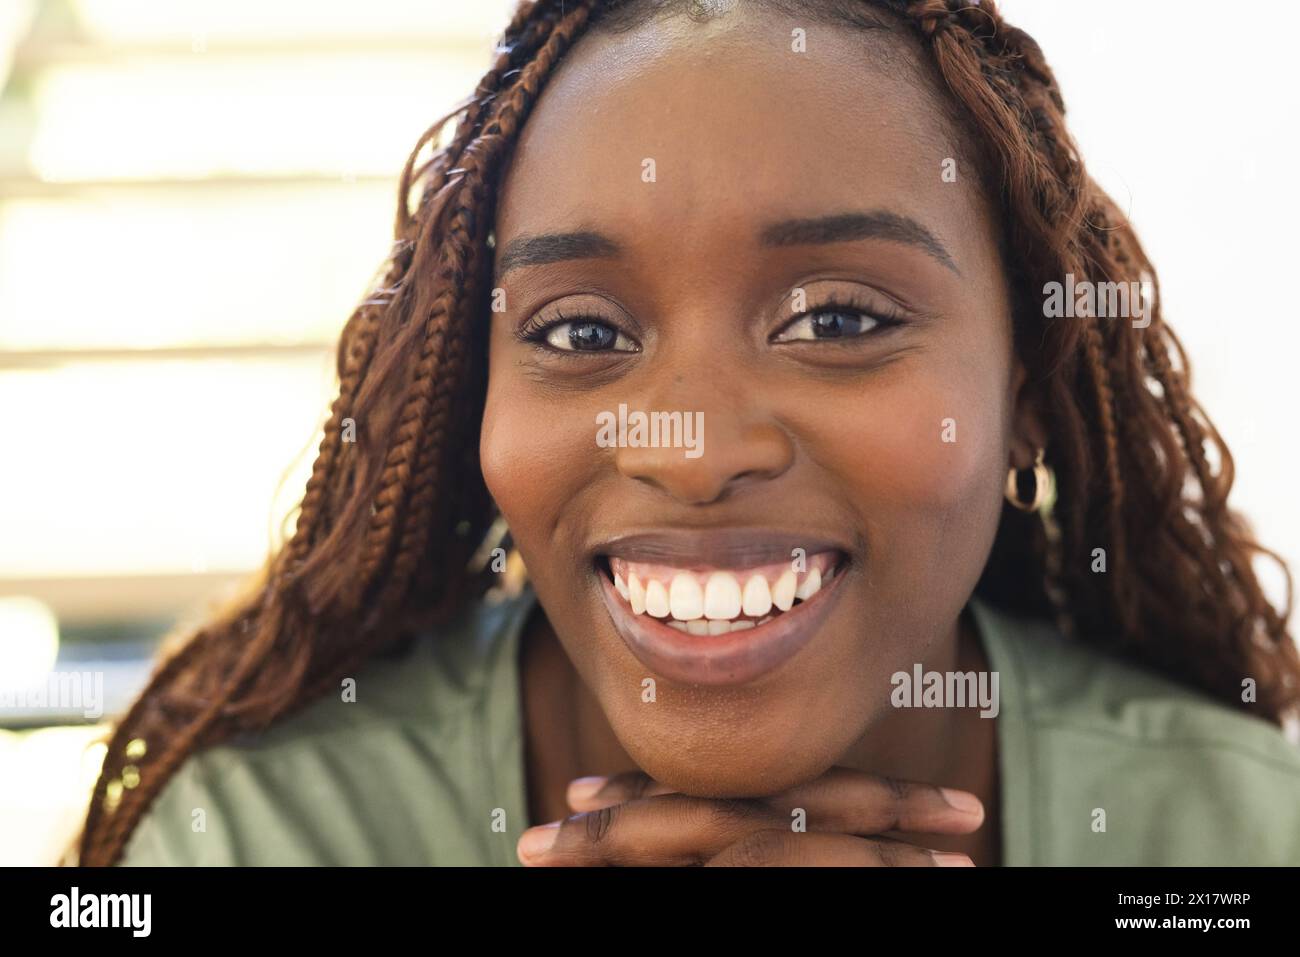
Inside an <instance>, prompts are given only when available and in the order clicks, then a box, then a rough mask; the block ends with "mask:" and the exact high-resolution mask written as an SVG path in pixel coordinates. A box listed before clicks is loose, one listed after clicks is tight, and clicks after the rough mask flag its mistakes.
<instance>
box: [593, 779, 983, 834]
mask: <svg viewBox="0 0 1300 957" xmlns="http://www.w3.org/2000/svg"><path fill="white" fill-rule="evenodd" d="M584 781H585V782H589V783H588V784H587V785H586V786H585V787H586V789H589V788H591V787H592V786H593V784H592V783H590V782H593V779H590V778H585V779H584V778H579V779H577V780H576V781H573V782H571V783H570V785H569V793H568V800H569V806H570V807H572V808H573V809H574V810H575V811H594V810H597V809H598V808H602V807H608V806H610V805H611V804H622V803H625V802H627V801H635V800H639V799H641V798H645V797H653V796H656V795H660V794H676V793H677V792H676V791H674V790H673V789H671V788H669V787H668V786H667V785H665V784H661V783H659V782H658V781H655V780H654V779H653V778H651V777H650V776H649V775H647V774H645V773H644V772H642V771H629V772H625V773H623V774H617V775H614V776H613V777H611V778H607V779H604V784H603V785H600V786H598V787H596V789H595V791H594V792H592V793H590V794H584V787H583V786H581V785H579V782H584ZM759 800H763V801H765V802H766V803H768V804H769V805H770V806H772V807H773V808H776V809H778V810H780V811H782V812H783V813H784V814H786V815H789V816H791V817H793V816H794V814H795V812H796V811H798V810H799V809H802V811H803V813H804V815H805V816H806V817H807V818H809V819H812V818H815V819H816V820H815V822H812V821H810V823H809V830H814V829H815V830H823V831H843V832H846V833H852V834H864V835H865V834H879V833H883V832H886V831H901V832H916V833H923V834H967V833H970V832H972V831H976V830H978V829H979V828H980V826H981V825H982V824H983V823H984V805H983V802H981V801H980V799H979V798H978V797H977V796H976V795H974V794H971V793H970V792H969V791H961V790H958V789H955V788H944V787H939V786H937V785H933V784H923V783H919V782H914V781H906V780H902V779H900V778H890V777H884V776H881V775H872V774H867V773H866V772H863V771H856V770H854V769H852V768H844V767H833V768H831V769H830V770H828V771H827V772H826V773H825V774H823V775H822V776H821V777H819V778H816V779H814V780H812V781H809V782H807V783H806V784H802V785H798V786H796V787H794V788H791V789H790V790H788V791H785V792H782V793H780V794H776V795H770V796H767V797H764V798H761V799H759Z"/></svg>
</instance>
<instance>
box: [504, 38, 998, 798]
mask: <svg viewBox="0 0 1300 957" xmlns="http://www.w3.org/2000/svg"><path fill="white" fill-rule="evenodd" d="M797 26H800V24H797V23H792V22H790V21H788V20H784V19H781V18H777V17H768V16H754V15H744V16H737V15H731V16H728V17H725V18H723V19H722V20H719V21H715V22H712V23H709V24H706V25H700V24H696V23H691V22H690V21H688V20H686V19H684V18H672V19H668V20H661V21H658V22H654V23H651V24H648V25H646V26H643V27H640V28H638V29H636V30H634V31H632V32H630V33H626V34H622V35H618V36H612V35H603V34H592V35H589V36H587V37H584V38H583V39H582V40H581V41H580V43H579V44H578V45H577V46H576V47H575V48H574V50H573V51H572V53H571V55H570V56H569V58H568V59H567V60H566V61H565V62H564V64H563V66H562V68H561V69H560V70H559V71H558V73H557V74H556V75H555V77H554V78H553V79H552V80H551V81H550V83H549V85H548V86H547V87H546V89H545V92H544V94H543V95H542V97H541V99H540V100H539V102H538V105H537V107H536V109H535V111H534V112H533V114H532V116H531V117H530V118H529V120H528V122H527V124H526V126H525V128H524V131H523V134H522V137H521V139H520V141H519V144H518V146H517V149H516V152H515V153H514V156H513V159H512V162H511V166H510V169H509V171H508V174H507V176H506V178H505V181H504V186H503V191H502V193H501V197H500V200H499V204H498V210H497V219H496V223H495V239H496V257H497V267H496V268H497V274H496V278H495V282H494V285H495V286H497V287H498V289H500V290H503V291H504V307H505V308H504V309H503V310H502V311H497V312H494V314H493V315H492V318H491V321H492V332H491V340H490V375H489V386H488V397H487V407H486V413H485V417H484V422H483V430H482V441H481V453H482V464H483V469H484V474H485V476H486V479H487V482H488V486H489V488H490V489H491V492H492V494H493V496H494V497H495V499H496V502H497V504H498V506H499V507H500V508H501V510H502V512H503V513H504V515H505V517H506V519H507V521H508V522H509V524H510V528H511V530H512V532H513V534H514V538H515V541H516V543H517V545H518V547H519V549H520V551H521V553H522V555H523V558H524V560H525V562H526V564H527V567H528V571H529V576H530V578H531V580H532V582H533V584H534V587H535V588H536V591H537V594H538V596H539V597H540V600H541V602H542V605H543V607H544V608H545V610H546V613H547V616H548V617H549V619H550V621H551V624H552V625H553V627H554V629H555V632H556V634H557V635H558V636H559V639H560V641H561V642H562V643H563V646H564V648H565V650H566V651H567V654H568V656H569V658H570V659H571V660H572V663H573V665H574V667H575V668H576V670H577V671H578V673H579V674H580V676H581V678H582V679H583V681H584V682H585V684H586V686H587V687H588V689H589V690H590V691H591V692H592V694H593V695H594V696H595V697H596V698H597V700H598V701H599V702H600V705H601V707H602V708H603V710H604V712H605V715H606V716H607V718H608V720H609V723H610V726H611V728H612V729H613V731H614V733H615V734H616V735H617V737H618V739H619V741H620V743H621V744H622V745H623V747H624V748H625V749H626V751H627V753H628V754H629V755H630V756H631V757H632V758H633V759H634V760H635V761H636V762H637V764H638V765H639V766H640V767H641V768H642V769H643V770H645V771H646V772H647V773H648V774H649V775H650V776H651V777H653V778H655V779H657V780H659V781H662V782H664V783H666V784H668V785H670V786H673V787H676V788H677V789H680V790H685V791H691V792H692V793H699V794H761V793H772V792H774V791H777V790H780V789H784V788H786V787H789V786H792V785H793V784H795V783H798V782H800V781H803V780H807V779H809V778H811V777H813V776H816V775H817V774H819V773H821V772H822V771H823V770H825V769H826V768H827V767H829V766H830V765H831V764H834V763H835V762H836V760H837V759H838V758H839V757H840V756H841V755H842V754H843V753H844V752H845V751H846V749H848V748H850V747H851V746H853V745H854V744H855V742H857V741H858V740H859V739H861V738H863V736H864V735H868V734H869V733H870V732H871V729H872V727H873V725H875V724H876V723H877V722H878V721H879V720H880V719H881V718H882V717H883V716H884V715H885V713H886V712H887V710H888V709H889V707H890V704H889V695H890V692H891V691H892V690H893V688H892V685H891V684H890V676H891V675H892V674H894V673H895V672H897V671H907V672H909V673H910V672H911V670H912V667H913V664H914V663H922V664H924V663H925V662H926V661H927V660H934V659H935V658H937V657H942V656H943V655H945V654H947V653H948V651H947V650H945V649H949V650H950V648H951V645H952V644H953V643H954V642H955V634H956V628H955V625H956V621H957V617H958V615H959V613H960V611H961V609H962V607H963V605H964V603H965V602H966V600H967V598H968V596H969V595H970V593H971V591H972V589H973V588H974V586H975V583H976V581H977V580H978V578H979V575H980V572H981V570H982V568H983V566H984V563H985V561H986V559H987V557H988V554H989V550H990V547H991V545H992V541H993V537H994V534H995V531H996V527H997V522H998V517H999V514H1000V509H1001V494H1002V491H1001V490H1002V484H1003V482H1004V480H1005V475H1006V469H1007V467H1008V465H1009V464H1011V450H1012V448H1013V446H1016V450H1017V457H1019V456H1020V455H1021V454H1022V453H1021V450H1020V449H1019V447H1018V445H1017V443H1016V442H1015V440H1014V437H1013V435H1012V423H1013V419H1014V414H1015V409H1016V401H1017V395H1018V392H1019V390H1020V383H1021V381H1022V380H1021V374H1020V371H1019V366H1018V365H1017V364H1015V363H1014V362H1013V352H1012V342H1011V322H1010V317H1009V301H1008V293H1007V289H1006V286H1005V280H1004V275H1005V273H1004V267H1003V265H1002V263H1001V261H1000V259H999V256H998V253H997V249H998V243H997V234H996V229H995V225H994V222H993V219H992V215H991V213H990V210H989V207H988V205H987V203H986V201H985V200H984V199H983V198H982V197H981V195H980V192H979V189H978V187H977V185H976V182H975V179H974V172H973V170H970V169H969V168H967V167H966V166H965V165H964V164H963V163H962V162H961V161H960V160H959V159H958V162H957V165H956V169H955V173H956V177H955V181H951V180H952V176H951V175H947V176H945V171H948V172H949V173H951V171H952V169H953V166H952V162H951V161H952V160H953V159H956V158H958V157H959V152H958V148H957V145H956V143H955V142H954V136H953V134H952V133H951V131H950V130H949V129H948V127H947V124H946V123H945V121H944V120H943V118H942V116H941V114H940V113H939V112H938V110H937V109H936V106H935V104H934V101H933V100H932V98H931V96H930V95H929V94H928V93H927V92H926V90H925V88H924V86H923V85H922V81H920V80H919V79H918V78H917V74H915V73H914V72H913V70H912V69H911V68H910V67H909V64H911V63H913V62H915V61H914V59H913V57H912V54H911V53H910V52H907V51H906V50H905V48H904V47H902V46H901V45H900V41H899V39H898V38H894V37H890V36H887V35H884V34H875V35H868V34H864V33H858V32H853V31H850V30H843V29H834V28H830V27H817V26H815V25H812V26H810V28H809V29H808V31H807V39H806V44H807V46H806V52H795V50H794V49H792V45H793V44H794V42H795V41H794V37H793V36H792V32H791V31H792V30H793V29H794V28H795V27H797ZM946 161H947V162H946ZM546 237H551V238H549V239H548V238H546ZM512 263H513V265H512ZM620 409H623V410H624V415H625V417H626V421H627V429H626V430H623V429H622V428H621V427H620ZM636 413H645V414H646V415H647V417H649V416H650V415H651V414H653V413H679V415H678V416H677V421H676V422H672V420H670V419H666V418H665V419H661V420H660V423H661V424H663V423H664V422H665V421H667V422H670V423H671V426H670V427H665V428H663V429H661V432H660V435H659V445H658V446H648V445H645V444H644V443H645V442H649V441H650V440H651V436H650V434H649V430H648V429H647V430H646V433H645V434H638V433H636V432H635V431H633V426H635V424H636V421H637V415H636ZM678 423H680V428H678ZM697 425H702V435H701V434H697V433H696V432H695V428H696V426H697ZM701 438H702V441H701ZM638 439H640V440H642V443H643V444H641V445H639V446H638V445H636V444H635V443H636V442H637V440H638ZM674 440H675V441H676V445H673V444H672V443H673V441H674ZM801 559H802V560H801ZM614 572H617V573H618V587H617V588H616V586H615V584H614V582H613V578H612V574H613V573H614ZM787 572H790V573H793V579H794V580H793V589H792V587H791V584H792V583H791V581H790V579H789V578H788V577H786V576H787ZM814 573H816V574H820V576H821V578H822V582H823V583H822V585H821V587H820V589H819V590H817V589H814V587H813V584H812V583H809V582H808V579H809V577H810V576H812V577H814V578H815V577H816V574H814ZM634 575H635V576H636V579H637V580H636V583H635V584H633V583H632V581H631V578H632V576H634ZM783 579H784V580H783ZM792 590H797V591H798V593H799V595H800V599H801V600H799V601H798V603H796V604H794V605H793V606H791V605H790V597H791V596H790V592H791V591H792ZM621 592H625V593H626V596H625V595H624V594H622V593H621ZM642 593H644V596H643V594H642ZM804 599H806V600H804ZM771 602H775V604H773V605H771V607H768V606H769V603H771ZM647 606H648V607H647ZM782 607H785V608H787V609H788V610H785V611H782V610H781V608H782ZM701 613H703V614H704V617H702V618H701V617H699V616H700V615H701ZM674 619H681V621H680V622H679V624H678V625H676V626H673V625H669V624H667V623H666V622H667V621H671V620H674ZM764 619H770V620H767V621H764ZM760 622H761V623H760ZM710 623H712V624H710ZM692 629H694V631H692ZM700 631H703V632H706V633H704V634H698V633H696V632H700ZM647 679H649V681H648V680H647Z"/></svg>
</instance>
